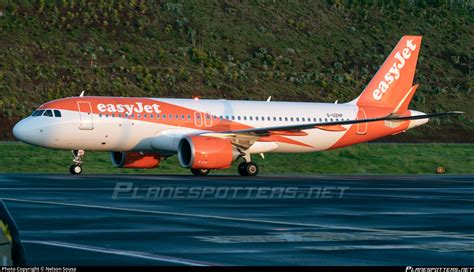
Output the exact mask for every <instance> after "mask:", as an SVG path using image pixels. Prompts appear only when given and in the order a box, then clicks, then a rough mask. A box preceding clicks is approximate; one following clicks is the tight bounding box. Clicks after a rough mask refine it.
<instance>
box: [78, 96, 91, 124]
mask: <svg viewBox="0 0 474 272" xmlns="http://www.w3.org/2000/svg"><path fill="white" fill-rule="evenodd" d="M77 107H78V109H79V119H80V124H79V129H84V130H91V129H94V122H93V119H92V107H91V103H90V102H77Z"/></svg>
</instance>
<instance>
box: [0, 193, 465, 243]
mask: <svg viewBox="0 0 474 272" xmlns="http://www.w3.org/2000/svg"><path fill="white" fill-rule="evenodd" d="M0 199H1V200H3V201H12V202H23V203H35V204H47V205H57V206H66V207H81V208H93V209H102V210H112V211H125V212H138V213H148V214H160V215H172V216H185V217H194V218H205V219H216V220H227V221H237V222H252V223H261V224H271V225H286V226H299V227H312V228H324V229H339V230H356V231H373V232H381V233H388V234H397V235H402V234H406V235H414V234H420V233H424V232H416V231H398V230H386V229H374V228H363V227H349V226H336V225H325V224H314V223H298V222H285V221H275V220H264V219H253V218H241V217H228V216H219V215H206V214H192V213H179V212H167V211H153V210H143V209H131V208H121V207H110V206H99V205H89V204H75V203H64V202H53V201H41V200H27V199H18V198H0ZM430 237H446V238H459V239H474V237H471V236H469V235H468V236H463V235H462V234H460V233H456V232H437V233H431V236H430Z"/></svg>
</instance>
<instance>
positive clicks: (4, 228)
mask: <svg viewBox="0 0 474 272" xmlns="http://www.w3.org/2000/svg"><path fill="white" fill-rule="evenodd" d="M25 265H26V257H25V250H24V248H23V245H22V244H21V240H20V234H19V232H18V227H17V226H16V224H15V221H14V220H13V217H12V216H11V214H10V212H8V209H7V207H6V206H5V203H3V201H1V200H0V266H25Z"/></svg>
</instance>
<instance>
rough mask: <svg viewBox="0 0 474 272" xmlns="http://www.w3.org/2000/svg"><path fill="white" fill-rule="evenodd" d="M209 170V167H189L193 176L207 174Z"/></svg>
mask: <svg viewBox="0 0 474 272" xmlns="http://www.w3.org/2000/svg"><path fill="white" fill-rule="evenodd" d="M210 172H211V170H209V169H191V173H193V175H195V176H207V175H208V174H209V173H210Z"/></svg>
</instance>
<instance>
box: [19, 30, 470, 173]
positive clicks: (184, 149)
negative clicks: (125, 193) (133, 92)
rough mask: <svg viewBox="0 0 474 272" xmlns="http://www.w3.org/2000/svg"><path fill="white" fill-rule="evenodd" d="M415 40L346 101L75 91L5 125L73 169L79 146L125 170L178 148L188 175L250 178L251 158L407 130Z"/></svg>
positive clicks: (414, 122) (407, 40) (151, 163)
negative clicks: (234, 167) (67, 157)
mask: <svg viewBox="0 0 474 272" xmlns="http://www.w3.org/2000/svg"><path fill="white" fill-rule="evenodd" d="M420 46H421V36H404V37H403V38H402V39H401V40H400V42H399V43H398V44H397V46H396V47H395V49H394V50H393V51H392V53H391V54H390V56H389V57H388V58H387V59H386V61H385V62H384V64H383V65H382V67H381V68H380V69H379V71H378V72H377V73H376V74H375V76H374V77H373V79H372V80H371V81H370V82H369V84H368V85H367V87H366V88H365V89H364V91H363V92H362V93H361V94H360V95H359V97H357V98H356V99H354V100H353V101H350V102H348V103H344V104H338V103H337V102H336V103H334V104H332V103H295V102H274V101H270V98H269V99H268V100H267V101H231V100H224V99H219V100H210V99H209V100H208V99H172V98H166V99H165V98H135V97H97V96H91V97H88V96H83V95H82V94H81V96H79V97H68V98H63V99H57V100H53V101H50V102H47V103H45V104H43V105H41V106H40V107H39V108H38V109H37V110H35V111H34V112H33V114H32V115H31V116H29V117H27V118H25V119H23V120H21V121H20V122H18V123H17V124H16V125H15V127H14V128H13V134H14V136H15V137H16V138H17V139H18V140H20V141H23V142H26V143H29V144H33V145H37V146H43V147H48V148H56V149H67V150H72V151H73V155H74V160H73V161H74V164H73V165H71V167H70V172H71V173H72V174H80V173H81V172H82V162H83V160H82V159H83V156H84V150H94V151H109V152H110V157H111V160H112V164H113V165H115V166H117V167H124V168H153V167H157V166H158V165H159V163H160V161H161V160H162V159H163V158H166V157H168V156H171V155H174V154H177V155H178V158H179V163H180V164H181V166H182V167H186V168H190V169H191V172H192V173H193V174H195V175H207V174H208V173H209V171H210V170H211V169H223V168H228V167H230V166H231V164H232V163H233V162H234V161H236V160H238V159H240V158H242V159H243V162H242V163H240V164H239V166H238V172H239V174H240V175H243V176H255V175H257V174H258V171H259V169H258V166H257V164H255V163H254V162H252V161H251V155H252V154H261V155H262V156H263V154H264V153H296V152H315V151H323V150H329V149H335V148H340V147H344V146H348V145H353V144H357V143H362V142H367V141H371V140H374V139H378V138H381V137H384V136H388V135H394V134H397V133H401V132H405V131H406V130H408V129H411V128H414V127H417V126H420V125H423V124H425V123H426V122H428V119H429V118H432V117H439V116H445V115H452V114H460V113H461V112H445V113H434V114H425V113H422V112H418V111H414V110H409V109H408V104H409V103H410V100H411V98H412V97H413V95H414V93H415V91H416V89H417V85H414V86H413V85H412V84H413V77H414V74H415V68H416V63H417V59H418V53H419V51H420Z"/></svg>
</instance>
